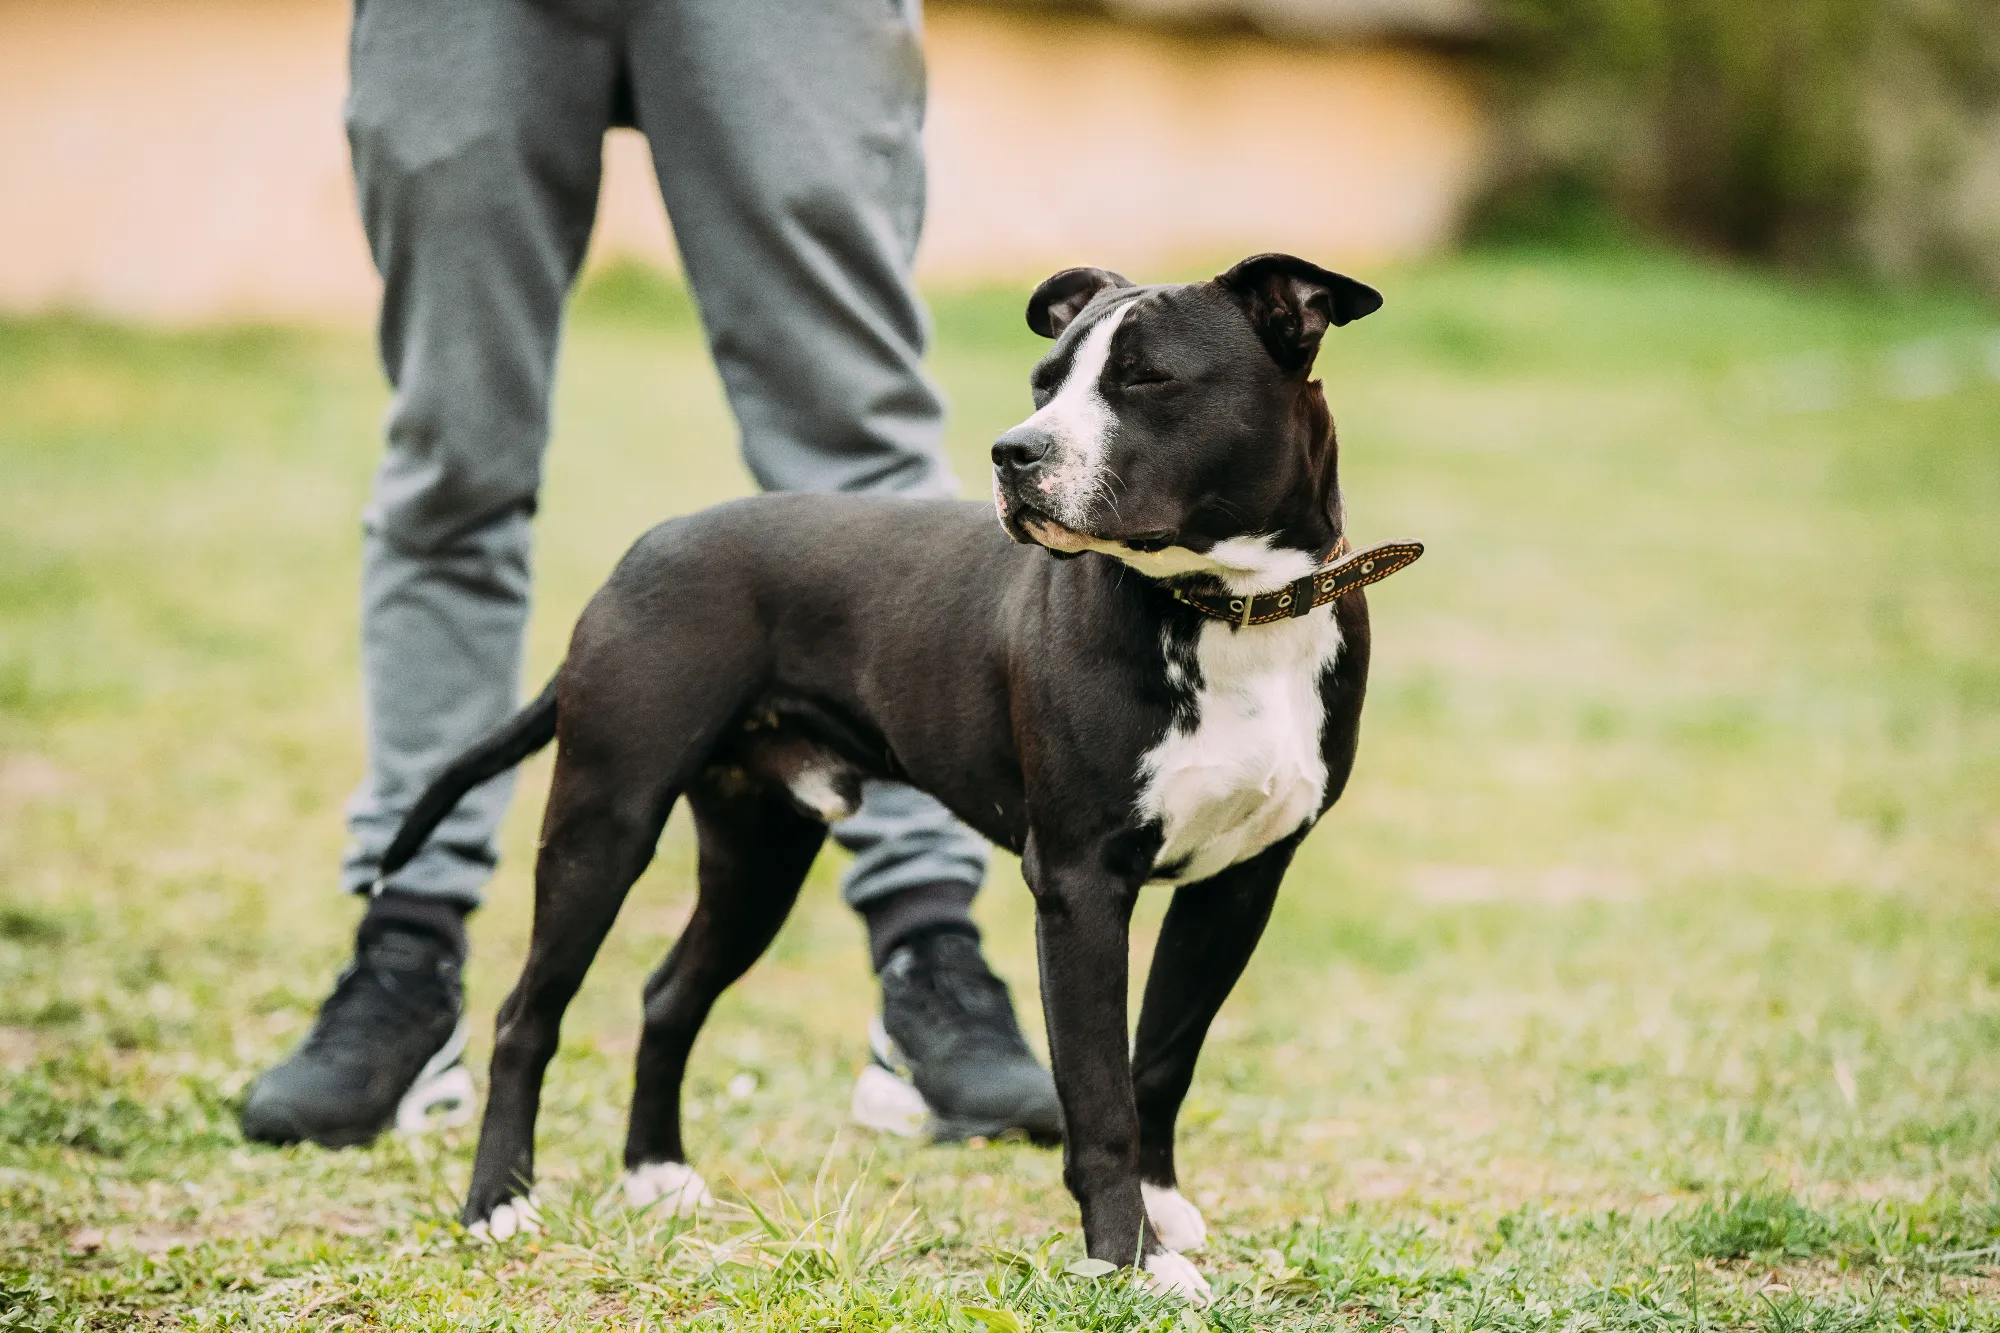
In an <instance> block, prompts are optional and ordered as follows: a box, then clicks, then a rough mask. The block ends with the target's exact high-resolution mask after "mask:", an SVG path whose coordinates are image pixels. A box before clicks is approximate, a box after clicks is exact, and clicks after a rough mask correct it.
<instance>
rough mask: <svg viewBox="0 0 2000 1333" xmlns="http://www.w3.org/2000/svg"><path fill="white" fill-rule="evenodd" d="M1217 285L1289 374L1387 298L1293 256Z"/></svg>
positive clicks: (1246, 264)
mask: <svg viewBox="0 0 2000 1333" xmlns="http://www.w3.org/2000/svg"><path fill="white" fill-rule="evenodd" d="M1051 281H1053V279H1051ZM1215 281H1216V283H1217V284H1218V285H1219V286H1221V288H1222V289H1223V290H1224V291H1226V292H1229V293H1230V294H1231V295H1233V296H1235V297H1236V298H1237V299H1238V300H1239V301H1241V302H1242V303H1243V307H1244V310H1245V311H1246V312H1247V313H1248V314H1249V316H1250V323H1251V325H1252V327H1254V328H1255V329H1256V330H1257V336H1258V337H1259V338H1260V339H1262V340H1263V343H1264V346H1265V347H1267V348H1269V349H1270V352H1271V356H1272V358H1273V359H1275V360H1276V361H1277V363H1278V364H1279V365H1280V366H1283V367H1284V368H1285V369H1286V370H1288V371H1302V370H1308V369H1310V368H1311V367H1312V363H1313V358H1314V357H1315V356H1317V355H1318V354H1319V340H1320V338H1321V337H1322V336H1323V335H1324V334H1325V333H1326V330H1327V326H1328V325H1337V324H1346V323H1349V322H1351V321H1353V320H1357V319H1360V318H1361V317H1362V316H1363V315H1372V314H1374V313H1375V312H1376V311H1377V310H1380V309H1381V308H1382V293H1380V292H1378V291H1376V290H1375V289H1374V288H1373V287H1370V286H1369V285H1368V284H1367V283H1365V282H1356V281H1355V280H1354V279H1353V278H1350V277H1348V276H1347V275H1346V274H1344V273H1335V272H1333V271H1332V270H1331V269H1324V268H1321V267H1320V266H1319V265H1317V264H1309V263H1307V262H1306V261H1305V260H1303V259H1294V258H1293V257H1292V256H1290V255H1253V256H1251V257H1250V258H1248V259H1246V260H1244V261H1243V262H1242V263H1240V264H1238V265H1237V266H1236V267H1234V268H1232V269H1230V270H1229V271H1228V272H1227V273H1218V274H1216V276H1215Z"/></svg>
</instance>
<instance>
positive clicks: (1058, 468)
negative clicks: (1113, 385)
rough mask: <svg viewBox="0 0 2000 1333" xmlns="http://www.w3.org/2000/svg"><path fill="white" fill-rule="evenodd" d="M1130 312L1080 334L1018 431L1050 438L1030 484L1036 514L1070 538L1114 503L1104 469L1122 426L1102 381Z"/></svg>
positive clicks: (1098, 322) (1104, 319)
mask: <svg viewBox="0 0 2000 1333" xmlns="http://www.w3.org/2000/svg"><path fill="white" fill-rule="evenodd" d="M1130 309H1131V307H1129V306H1120V307H1118V308H1116V309H1114V310H1112V311H1111V312H1110V313H1108V314H1106V315H1104V316H1103V317H1102V318H1099V319H1097V320H1096V321H1094V322H1093V323H1091V324H1090V325H1089V327H1087V328H1085V329H1082V330H1079V332H1080V333H1081V334H1082V340H1081V341H1080V342H1078V344H1077V346H1076V349H1075V351H1074V352H1073V353H1072V354H1071V357H1070V361H1069V366H1068V371H1067V373H1066V374H1064V375H1063V376H1062V378H1061V379H1060V381H1058V383H1057V385H1056V388H1055V391H1054V392H1053V393H1050V394H1048V395H1047V397H1046V401H1043V402H1041V403H1040V405H1039V406H1037V407H1036V408H1035V411H1034V414H1033V415H1032V416H1030V417H1029V418H1028V419H1027V420H1026V421H1023V422H1022V423H1021V424H1020V425H1019V426H1017V427H1016V428H1015V429H1016V430H1017V431H1022V432H1038V433H1040V434H1041V435H1042V436H1044V437H1045V438H1046V440H1047V448H1048V454H1047V456H1046V457H1045V458H1044V459H1043V466H1042V469H1041V470H1040V472H1039V474H1038V475H1037V476H1036V477H1035V479H1034V480H1033V481H1032V482H1031V483H1030V488H1031V498H1032V500H1033V501H1034V508H1035V509H1036V510H1038V511H1039V512H1040V513H1041V514H1043V515H1046V516H1047V517H1049V518H1052V519H1054V520H1055V521H1056V522H1057V523H1058V524H1061V525H1062V526H1063V527H1065V528H1068V529H1070V530H1071V531H1070V534H1069V535H1071V536H1074V535H1077V533H1079V532H1080V530H1082V529H1084V528H1087V527H1089V526H1090V524H1091V522H1092V519H1093V517H1094V516H1095V515H1096V514H1097V513H1098V512H1099V511H1100V510H1101V509H1102V508H1103V507H1104V506H1106V505H1108V504H1111V503H1114V502H1115V499H1116V497H1115V496H1114V494H1113V493H1112V488H1111V477H1110V475H1109V473H1108V471H1107V469H1106V466H1105V464H1106V461H1107V458H1108V456H1109V454H1110V452H1111V440H1112V436H1113V435H1114V434H1115V433H1116V432H1117V429H1118V420H1117V417H1116V415H1115V414H1114V413H1113V412H1112V410H1111V405H1110V404H1109V403H1108V402H1106V401H1105V397H1104V382H1103V381H1104V368H1105V363H1106V362H1107V361H1109V360H1110V358H1111V339H1112V337H1113V335H1115V334H1116V333H1117V332H1118V325H1119V324H1120V323H1121V322H1122V321H1123V320H1124V318H1125V316H1126V315H1127V314H1128V313H1129V312H1130ZM1037 397H1038V398H1040V397H1042V395H1041V394H1037ZM1052 535H1056V540H1057V541H1061V540H1062V536H1060V535H1057V534H1052ZM1057 549H1067V548H1064V547H1058V548H1057ZM1076 549H1082V548H1080V547H1079V548H1076Z"/></svg>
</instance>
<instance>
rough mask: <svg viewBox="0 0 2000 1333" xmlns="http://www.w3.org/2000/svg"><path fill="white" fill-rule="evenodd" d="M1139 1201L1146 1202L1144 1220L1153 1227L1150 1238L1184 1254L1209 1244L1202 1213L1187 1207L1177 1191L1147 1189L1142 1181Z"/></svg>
mask: <svg viewBox="0 0 2000 1333" xmlns="http://www.w3.org/2000/svg"><path fill="white" fill-rule="evenodd" d="M1139 1197H1140V1198H1142V1199H1144V1200H1145V1201H1146V1220H1147V1221H1148V1222H1151V1223H1152V1224H1153V1234H1154V1235H1156V1236H1158V1237H1159V1238H1160V1244H1162V1245H1164V1246H1166V1247H1167V1248H1168V1249H1170V1250H1178V1251H1180V1252H1181V1253H1183V1254H1186V1253H1190V1252H1192V1251H1194V1250H1198V1249H1200V1248H1201V1247H1202V1246H1204V1245H1206V1244H1208V1223H1206V1222H1204V1221H1202V1220H1201V1209H1199V1208H1197V1207H1195V1206H1194V1205H1193V1204H1191V1203H1189V1202H1188V1201H1187V1198H1186V1196H1184V1195H1183V1194H1182V1193H1181V1192H1180V1191H1179V1190H1177V1189H1175V1188H1174V1187H1173V1186H1171V1185H1148V1184H1146V1183H1145V1182H1144V1181H1141V1182H1139Z"/></svg>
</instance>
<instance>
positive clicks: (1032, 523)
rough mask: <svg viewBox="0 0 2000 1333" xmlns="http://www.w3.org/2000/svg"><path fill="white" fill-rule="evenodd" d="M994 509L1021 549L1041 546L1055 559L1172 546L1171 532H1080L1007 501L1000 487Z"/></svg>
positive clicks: (1008, 533) (1141, 551)
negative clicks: (1118, 550) (1110, 533)
mask: <svg viewBox="0 0 2000 1333" xmlns="http://www.w3.org/2000/svg"><path fill="white" fill-rule="evenodd" d="M993 509H994V512H995V513H996V514H998V515H999V518H1000V526H1001V527H1003V528H1005V529H1006V530H1007V535H1008V536H1009V537H1012V538H1013V539H1014V540H1015V541H1017V542H1019V543H1021V545H1023V546H1040V547H1044V548H1046V549H1048V550H1050V551H1053V552H1055V553H1056V554H1057V555H1079V554H1081V553H1083V552H1084V551H1105V552H1106V554H1112V553H1113V552H1112V551H1111V550H1108V549H1107V548H1115V547H1121V546H1122V547H1124V548H1125V549H1126V550H1128V551H1136V552H1139V553H1141V554H1151V553H1153V552H1155V551H1164V550H1166V549H1167V548H1168V547H1170V546H1172V545H1173V544H1174V542H1175V534H1174V533H1171V532H1164V531H1162V532H1134V533H1129V534H1126V535H1123V536H1117V537H1110V536H1099V535H1097V534H1095V533H1089V532H1083V531H1080V530H1078V529H1076V528H1072V527H1070V526H1068V525H1067V524H1064V523H1059V522H1057V521H1056V520H1055V519H1053V518H1050V517H1049V516H1048V515H1047V514H1045V513H1043V512H1042V511H1041V510H1039V509H1037V508H1035V507H1034V506H1033V505H1024V504H1021V503H1020V502H1019V501H1018V500H1013V499H1010V498H1009V497H1008V495H1007V493H1006V492H1005V490H1003V489H1002V488H1000V487H997V486H996V487H995V488H994V490H993Z"/></svg>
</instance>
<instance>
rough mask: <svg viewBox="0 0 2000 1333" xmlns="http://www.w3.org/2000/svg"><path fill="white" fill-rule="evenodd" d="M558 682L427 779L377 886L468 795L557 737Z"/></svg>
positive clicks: (379, 871)
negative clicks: (481, 784) (442, 770)
mask: <svg viewBox="0 0 2000 1333" xmlns="http://www.w3.org/2000/svg"><path fill="white" fill-rule="evenodd" d="M558 674H560V673H558ZM556 679H557V677H555V676H551V677H550V678H549V683H548V684H546V685H544V686H542V692H541V693H540V694H538V695H536V696H535V701H534V702H533V703H531V704H529V705H528V706H527V707H526V708H523V709H522V710H521V711H520V712H518V713H516V714H514V716H513V717H511V718H509V719H507V721H506V722H505V723H504V724H503V725H502V726H501V727H500V729H499V730H498V731H496V732H494V733H493V734H492V735H491V736H488V737H487V738H486V739H485V740H483V741H481V742H479V744H477V745H475V746H473V747H472V748H471V749H470V750H467V751H466V752H465V753H464V754H462V755H460V756H459V757H458V758H456V759H454V760H452V761H451V763H450V764H448V765H446V766H445V770H444V772H442V773H440V774H438V775H437V776H436V777H435V778H432V779H431V785H430V786H428V787H426V788H424V794H423V795H422V796H419V797H418V798H417V803H416V804H415V805H413V806H411V807H410V813H409V814H407V815H405V816H403V826H402V827H401V828H399V829H397V830H396V837H395V840H394V841H393V842H391V843H390V844H389V850H388V851H386V852H384V853H382V864H381V866H380V867H379V868H378V869H377V870H376V872H375V876H376V881H377V882H378V883H379V882H380V881H381V880H383V879H385V878H387V877H388V876H390V875H393V874H395V873H396V872H397V871H398V870H401V869H402V868H403V867H404V866H406V865H408V864H409V862H410V858H411V857H413V856H415V855H416V854H417V853H418V852H419V851H420V850H422V848H423V845H424V839H425V838H428V837H430V835H431V830H433V829H435V828H436V827H437V826H438V825H439V824H442V823H443V822H444V817H445V816H446V815H448V814H450V813H451V812H452V810H453V808H454V807H456V806H457V805H458V802H459V799H460V798H461V797H463V796H464V795H465V794H466V793H467V792H469V791H471V790H472V789H473V788H474V787H477V786H478V785H479V784H480V783H482V782H485V781H488V780H489V779H492V778H497V777H499V776H500V775H501V774H502V773H505V772H506V771H507V770H508V769H510V768H512V767H513V766H514V765H516V764H518V763H520V762H521V761H522V760H523V759H526V758H527V757H528V756H529V755H531V754H533V753H535V751H537V750H539V749H541V748H542V747H543V746H545V745H547V744H548V743H549V742H550V741H552V740H554V739H555V738H556Z"/></svg>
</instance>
